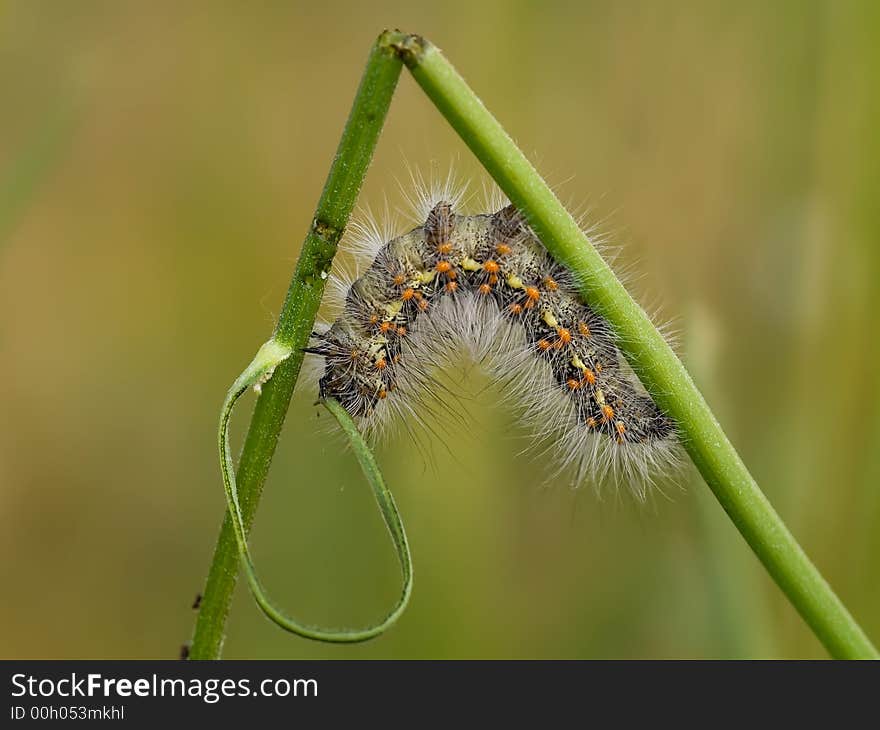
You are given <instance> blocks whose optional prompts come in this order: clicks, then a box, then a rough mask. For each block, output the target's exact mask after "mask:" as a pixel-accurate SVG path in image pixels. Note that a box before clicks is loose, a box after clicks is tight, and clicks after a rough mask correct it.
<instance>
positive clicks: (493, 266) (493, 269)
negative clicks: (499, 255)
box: [483, 259, 501, 274]
mask: <svg viewBox="0 0 880 730" xmlns="http://www.w3.org/2000/svg"><path fill="white" fill-rule="evenodd" d="M500 268H501V267H500V266H499V265H498V262H497V261H493V260H492V259H489V260H488V261H486V262H485V263H484V264H483V270H484V271H488V272H489V273H490V274H497V273H498V270H499V269H500Z"/></svg>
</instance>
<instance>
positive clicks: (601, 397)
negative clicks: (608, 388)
mask: <svg viewBox="0 0 880 730" xmlns="http://www.w3.org/2000/svg"><path fill="white" fill-rule="evenodd" d="M594 395H595V396H596V403H598V404H599V405H600V406H604V405H605V393H603V392H602V389H601V388H596V392H595V394H594Z"/></svg>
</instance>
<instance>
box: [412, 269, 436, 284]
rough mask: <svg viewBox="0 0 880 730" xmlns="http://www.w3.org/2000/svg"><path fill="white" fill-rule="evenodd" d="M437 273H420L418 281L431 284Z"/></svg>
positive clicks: (418, 273) (417, 276)
mask: <svg viewBox="0 0 880 730" xmlns="http://www.w3.org/2000/svg"><path fill="white" fill-rule="evenodd" d="M436 273H437V272H436V271H419V272H417V273H416V281H417V282H419V283H421V284H430V283H431V282H432V281H434V276H435V275H436Z"/></svg>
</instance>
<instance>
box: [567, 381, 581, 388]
mask: <svg viewBox="0 0 880 730" xmlns="http://www.w3.org/2000/svg"><path fill="white" fill-rule="evenodd" d="M565 384H566V385H567V386H568V389H569V390H577V389H578V388H580V387H581V384H580V382H579V381H577V380H575V379H574V378H569V379H568V380H566V381H565Z"/></svg>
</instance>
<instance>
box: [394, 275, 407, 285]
mask: <svg viewBox="0 0 880 730" xmlns="http://www.w3.org/2000/svg"><path fill="white" fill-rule="evenodd" d="M405 281H406V277H405V276H404V275H403V274H396V275H395V277H394V284H395V285H396V286H402V285H403V283H404V282H405Z"/></svg>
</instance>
